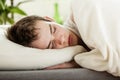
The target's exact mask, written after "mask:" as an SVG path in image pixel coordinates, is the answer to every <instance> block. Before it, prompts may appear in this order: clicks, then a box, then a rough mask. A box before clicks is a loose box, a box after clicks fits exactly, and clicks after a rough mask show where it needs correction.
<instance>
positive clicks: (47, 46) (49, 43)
mask: <svg viewBox="0 0 120 80" xmlns="http://www.w3.org/2000/svg"><path fill="white" fill-rule="evenodd" d="M49 28H50V29H49V31H50V33H51V35H52V27H51V25H50V24H49ZM51 43H52V42H51V41H50V42H49V44H48V46H47V49H49V48H50V45H51Z"/></svg>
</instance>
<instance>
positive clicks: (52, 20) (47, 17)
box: [44, 16, 55, 22]
mask: <svg viewBox="0 0 120 80" xmlns="http://www.w3.org/2000/svg"><path fill="white" fill-rule="evenodd" d="M44 18H45V19H47V20H49V21H51V22H55V20H54V19H53V18H51V17H49V16H44Z"/></svg>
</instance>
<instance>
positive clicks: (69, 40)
mask: <svg viewBox="0 0 120 80" xmlns="http://www.w3.org/2000/svg"><path fill="white" fill-rule="evenodd" d="M68 43H69V46H70V45H71V36H70V35H69V39H68Z"/></svg>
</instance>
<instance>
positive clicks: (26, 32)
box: [7, 16, 49, 46]
mask: <svg viewBox="0 0 120 80" xmlns="http://www.w3.org/2000/svg"><path fill="white" fill-rule="evenodd" d="M39 20H42V21H49V20H47V19H44V18H43V17H39V16H27V17H25V18H22V19H21V20H19V21H18V22H16V23H15V24H14V25H13V26H11V27H10V28H8V30H7V38H8V39H9V40H11V41H13V42H15V43H18V44H21V45H23V46H29V44H30V43H31V42H32V41H34V40H35V39H37V34H36V33H35V29H36V28H35V25H36V22H37V21H39Z"/></svg>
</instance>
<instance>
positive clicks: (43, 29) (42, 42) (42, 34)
mask: <svg viewBox="0 0 120 80" xmlns="http://www.w3.org/2000/svg"><path fill="white" fill-rule="evenodd" d="M35 27H36V28H38V30H36V33H37V34H38V36H37V39H36V40H35V41H33V42H32V43H31V46H32V47H35V48H39V49H46V48H47V46H48V44H49V41H50V27H49V23H48V22H46V21H38V22H37V23H36V26H35Z"/></svg>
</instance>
